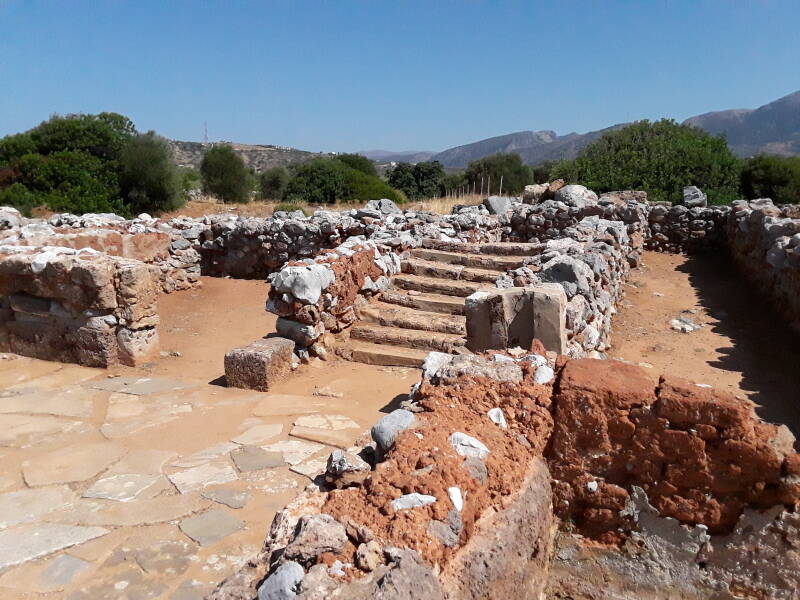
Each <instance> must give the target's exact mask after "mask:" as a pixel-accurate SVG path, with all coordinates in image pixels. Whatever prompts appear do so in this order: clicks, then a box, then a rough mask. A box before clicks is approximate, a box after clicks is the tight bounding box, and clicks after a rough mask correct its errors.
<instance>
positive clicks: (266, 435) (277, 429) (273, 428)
mask: <svg viewBox="0 0 800 600" xmlns="http://www.w3.org/2000/svg"><path fill="white" fill-rule="evenodd" d="M281 431H283V425H281V424H279V423H265V424H262V425H255V426H254V427H251V428H250V429H248V430H247V431H245V432H244V433H240V434H239V435H237V436H236V437H235V438H233V439H232V440H231V441H232V442H236V443H237V444H242V445H255V444H263V443H264V442H267V441H269V440H271V439H272V438H274V437H275V436H278V435H280V433H281Z"/></svg>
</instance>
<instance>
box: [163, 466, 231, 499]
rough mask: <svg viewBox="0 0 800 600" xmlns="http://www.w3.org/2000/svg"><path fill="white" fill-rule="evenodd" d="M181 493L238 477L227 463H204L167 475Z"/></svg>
mask: <svg viewBox="0 0 800 600" xmlns="http://www.w3.org/2000/svg"><path fill="white" fill-rule="evenodd" d="M167 477H168V478H169V480H170V481H171V482H172V483H173V485H174V486H175V487H176V488H178V491H179V492H180V493H181V494H186V493H188V492H191V491H193V490H198V489H200V488H203V487H205V486H207V485H213V484H218V483H227V482H229V481H234V480H236V479H237V478H238V477H237V475H236V471H235V470H234V469H233V467H231V466H230V465H229V464H205V465H200V466H199V467H194V468H192V469H186V470H185V471H179V472H177V473H170V474H169V475H167Z"/></svg>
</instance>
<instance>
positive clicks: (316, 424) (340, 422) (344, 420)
mask: <svg viewBox="0 0 800 600" xmlns="http://www.w3.org/2000/svg"><path fill="white" fill-rule="evenodd" d="M294 424H295V425H297V426H298V427H311V428H314V429H331V430H339V429H358V428H359V425H358V423H356V422H355V421H353V419H351V418H350V417H346V416H344V415H326V414H313V415H305V416H302V417H297V418H296V419H295V420H294Z"/></svg>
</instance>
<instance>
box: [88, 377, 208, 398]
mask: <svg viewBox="0 0 800 600" xmlns="http://www.w3.org/2000/svg"><path fill="white" fill-rule="evenodd" d="M87 387H90V388H92V389H95V390H106V391H109V392H119V393H123V394H131V395H133V396H150V395H155V394H161V393H164V392H175V391H178V390H185V389H188V388H191V387H194V384H191V383H186V382H185V381H180V380H178V379H170V378H168V377H137V376H135V375H131V376H128V375H123V376H121V377H109V378H107V379H99V380H97V381H92V382H91V383H89V384H87Z"/></svg>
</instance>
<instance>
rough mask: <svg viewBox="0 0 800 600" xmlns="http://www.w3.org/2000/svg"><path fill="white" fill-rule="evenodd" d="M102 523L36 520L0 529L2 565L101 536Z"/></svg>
mask: <svg viewBox="0 0 800 600" xmlns="http://www.w3.org/2000/svg"><path fill="white" fill-rule="evenodd" d="M107 533H108V530H107V529H103V528H102V527H82V526H76V525H60V524H57V523H34V524H31V525H23V526H22V527H16V528H14V529H7V530H5V531H0V569H4V568H6V567H10V566H12V565H18V564H21V563H24V562H27V561H29V560H33V559H34V558H39V557H40V556H45V555H47V554H50V553H52V552H57V551H58V550H63V549H64V548H69V547H70V546H74V545H76V544H80V543H83V542H86V541H88V540H91V539H94V538H96V537H100V536H102V535H105V534H107Z"/></svg>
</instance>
